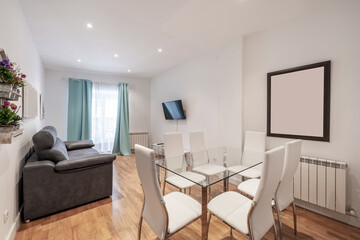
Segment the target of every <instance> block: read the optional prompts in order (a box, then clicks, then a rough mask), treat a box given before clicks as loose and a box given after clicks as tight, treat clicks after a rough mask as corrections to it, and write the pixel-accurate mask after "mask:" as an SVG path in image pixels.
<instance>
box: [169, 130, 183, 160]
mask: <svg viewBox="0 0 360 240" xmlns="http://www.w3.org/2000/svg"><path fill="white" fill-rule="evenodd" d="M164 151H165V157H176V156H179V155H182V154H184V145H183V139H182V133H178V132H174V133H164Z"/></svg>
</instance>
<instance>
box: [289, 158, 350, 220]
mask: <svg viewBox="0 0 360 240" xmlns="http://www.w3.org/2000/svg"><path fill="white" fill-rule="evenodd" d="M346 168H347V164H346V163H344V162H338V161H332V160H325V159H320V158H314V157H305V156H302V157H301V159H300V165H299V167H298V169H297V171H296V173H295V176H294V197H295V198H297V199H300V200H303V201H306V202H310V203H312V204H316V205H318V206H321V207H324V208H328V209H331V210H334V211H336V212H340V213H343V214H345V212H346Z"/></svg>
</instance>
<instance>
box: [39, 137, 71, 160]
mask: <svg viewBox="0 0 360 240" xmlns="http://www.w3.org/2000/svg"><path fill="white" fill-rule="evenodd" d="M37 154H38V158H39V160H50V161H53V162H54V163H58V162H60V161H63V160H69V155H68V152H67V149H66V147H65V144H64V143H63V141H61V139H60V138H57V139H56V142H55V144H54V146H53V147H52V148H51V149H48V150H42V151H40V152H39V153H37Z"/></svg>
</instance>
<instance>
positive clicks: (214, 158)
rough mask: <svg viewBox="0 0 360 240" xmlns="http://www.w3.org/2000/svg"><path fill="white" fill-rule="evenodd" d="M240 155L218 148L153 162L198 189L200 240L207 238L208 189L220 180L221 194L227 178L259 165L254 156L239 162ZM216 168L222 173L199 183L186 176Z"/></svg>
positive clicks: (213, 170) (226, 184) (226, 185)
mask: <svg viewBox="0 0 360 240" xmlns="http://www.w3.org/2000/svg"><path fill="white" fill-rule="evenodd" d="M241 155H242V151H241V149H239V148H231V147H217V148H211V149H206V150H204V151H198V152H191V153H190V158H189V157H185V155H181V156H174V157H170V158H167V157H166V158H163V159H157V160H156V165H157V166H158V167H159V168H163V169H164V170H165V175H166V176H169V175H173V174H176V175H178V176H181V177H183V178H184V179H187V180H188V181H191V182H193V183H195V184H196V185H199V186H200V187H201V206H202V214H201V235H202V236H201V239H207V231H208V229H207V202H208V188H210V186H212V185H214V184H216V183H218V182H221V181H223V182H224V191H227V190H228V185H229V184H228V183H229V178H230V177H232V176H234V175H236V174H239V173H241V172H243V171H246V170H248V169H252V168H254V167H256V166H259V165H260V164H261V163H262V161H263V158H262V157H257V158H254V159H252V160H249V159H247V161H246V162H242V160H241ZM220 167H221V168H220ZM219 169H224V171H223V172H221V173H217V174H214V175H211V176H210V177H209V176H206V178H205V179H204V180H202V181H200V182H197V181H194V180H193V179H191V178H189V176H191V175H189V174H188V172H197V173H199V171H200V170H201V172H206V173H209V174H211V173H212V172H219V171H218V170H219ZM194 170H198V171H194ZM215 170H216V171H215ZM158 173H160V171H158ZM159 179H160V175H159ZM164 179H165V178H164Z"/></svg>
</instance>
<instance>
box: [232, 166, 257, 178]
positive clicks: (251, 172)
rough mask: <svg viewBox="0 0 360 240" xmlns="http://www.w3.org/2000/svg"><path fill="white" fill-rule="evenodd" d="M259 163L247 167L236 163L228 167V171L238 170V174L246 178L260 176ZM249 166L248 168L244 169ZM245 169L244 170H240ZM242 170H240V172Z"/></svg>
mask: <svg viewBox="0 0 360 240" xmlns="http://www.w3.org/2000/svg"><path fill="white" fill-rule="evenodd" d="M260 166H261V165H258V166H255V167H252V168H249V166H247V165H236V166H232V167H229V168H228V171H230V172H239V175H241V176H243V177H246V178H260V176H261V169H259V167H260ZM246 168H249V169H246ZM244 169H246V170H245V171H242V170H244ZM240 171H242V172H240Z"/></svg>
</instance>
